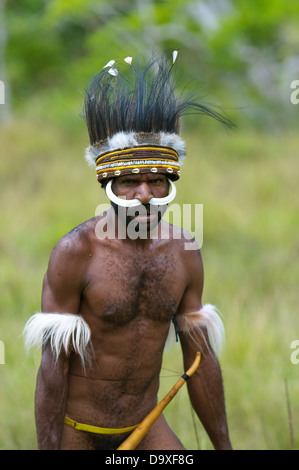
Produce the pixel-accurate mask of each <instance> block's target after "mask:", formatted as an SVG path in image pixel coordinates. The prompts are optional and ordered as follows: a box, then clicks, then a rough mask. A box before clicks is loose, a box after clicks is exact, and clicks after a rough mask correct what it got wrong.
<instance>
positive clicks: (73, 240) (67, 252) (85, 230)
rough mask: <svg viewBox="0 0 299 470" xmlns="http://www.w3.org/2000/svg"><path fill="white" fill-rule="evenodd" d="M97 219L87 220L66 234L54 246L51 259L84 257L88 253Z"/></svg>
mask: <svg viewBox="0 0 299 470" xmlns="http://www.w3.org/2000/svg"><path fill="white" fill-rule="evenodd" d="M96 221H97V218H96V217H94V218H93V219H89V220H87V221H85V222H83V223H82V224H80V225H78V226H77V227H75V228H73V229H72V230H71V231H69V232H68V233H66V234H65V235H64V236H63V237H62V238H61V239H60V240H59V241H58V242H57V243H56V245H55V246H54V248H53V251H52V254H51V257H63V258H65V257H73V256H74V255H76V256H80V255H82V256H84V255H86V254H87V253H89V252H90V249H91V245H92V240H93V237H94V231H95V225H96Z"/></svg>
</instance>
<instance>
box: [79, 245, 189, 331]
mask: <svg viewBox="0 0 299 470" xmlns="http://www.w3.org/2000/svg"><path fill="white" fill-rule="evenodd" d="M107 254H108V253H106V255H107ZM113 255H115V253H113V252H110V253H109V256H108V257H103V253H99V254H98V256H95V257H94V260H93V262H92V264H91V267H90V270H89V273H88V275H89V282H88V287H87V289H86V292H85V301H86V303H87V304H88V307H89V309H91V310H92V312H93V313H94V314H95V315H96V316H98V317H100V318H101V319H102V320H104V322H107V323H110V324H116V325H124V324H126V323H128V322H130V321H131V320H133V319H134V318H136V317H138V316H139V317H144V318H148V319H151V320H154V321H161V322H166V321H169V319H170V318H171V317H172V316H173V315H174V314H175V313H176V311H177V309H178V306H179V303H180V300H181V298H182V295H183V292H184V290H185V279H184V273H183V271H182V266H181V265H180V262H179V259H178V257H177V256H176V255H175V253H174V252H172V251H170V252H167V253H166V252H164V253H151V255H148V256H145V257H143V256H140V255H139V256H138V255H136V256H128V254H127V253H122V254H120V253H117V255H118V256H113Z"/></svg>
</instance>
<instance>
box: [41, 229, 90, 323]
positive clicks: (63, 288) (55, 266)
mask: <svg viewBox="0 0 299 470" xmlns="http://www.w3.org/2000/svg"><path fill="white" fill-rule="evenodd" d="M83 263H84V260H83V259H82V247H81V246H80V244H79V243H78V242H76V241H73V242H72V240H69V239H68V237H65V238H63V239H62V240H60V242H58V243H57V245H56V246H55V248H54V249H53V251H52V254H51V257H50V260H49V265H48V270H47V272H46V274H45V277H44V281H43V289H42V311H43V312H45V313H73V314H77V313H79V309H80V298H81V290H82V285H83V274H82V273H84V266H82V264H83Z"/></svg>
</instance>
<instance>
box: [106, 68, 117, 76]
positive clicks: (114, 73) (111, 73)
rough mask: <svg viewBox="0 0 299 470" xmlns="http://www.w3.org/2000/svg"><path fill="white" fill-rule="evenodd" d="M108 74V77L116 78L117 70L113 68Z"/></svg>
mask: <svg viewBox="0 0 299 470" xmlns="http://www.w3.org/2000/svg"><path fill="white" fill-rule="evenodd" d="M108 73H110V75H112V76H113V77H117V75H118V70H117V69H116V68H115V67H111V69H109V70H108Z"/></svg>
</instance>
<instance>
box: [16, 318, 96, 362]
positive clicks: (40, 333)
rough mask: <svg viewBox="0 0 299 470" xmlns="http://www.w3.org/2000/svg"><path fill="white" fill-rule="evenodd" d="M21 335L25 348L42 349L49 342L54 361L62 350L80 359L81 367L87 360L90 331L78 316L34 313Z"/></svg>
mask: <svg viewBox="0 0 299 470" xmlns="http://www.w3.org/2000/svg"><path fill="white" fill-rule="evenodd" d="M23 335H24V337H25V348H26V350H27V351H29V349H30V348H32V347H33V346H35V347H38V348H40V347H42V346H43V345H44V344H45V343H47V342H48V341H50V344H51V348H52V351H53V353H54V355H55V358H56V360H57V359H58V356H59V354H60V352H61V350H62V349H63V350H64V351H65V352H66V354H69V353H70V352H71V349H73V350H74V352H75V353H76V354H79V356H80V357H81V360H82V363H83V365H84V364H85V360H86V359H87V360H88V359H89V357H88V352H87V347H88V345H89V342H90V329H89V326H88V324H87V323H86V321H85V320H84V319H83V318H82V317H81V316H80V315H73V314H70V313H36V314H35V315H33V316H32V317H31V318H30V319H29V320H28V322H27V323H26V325H25V328H24V331H23Z"/></svg>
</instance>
